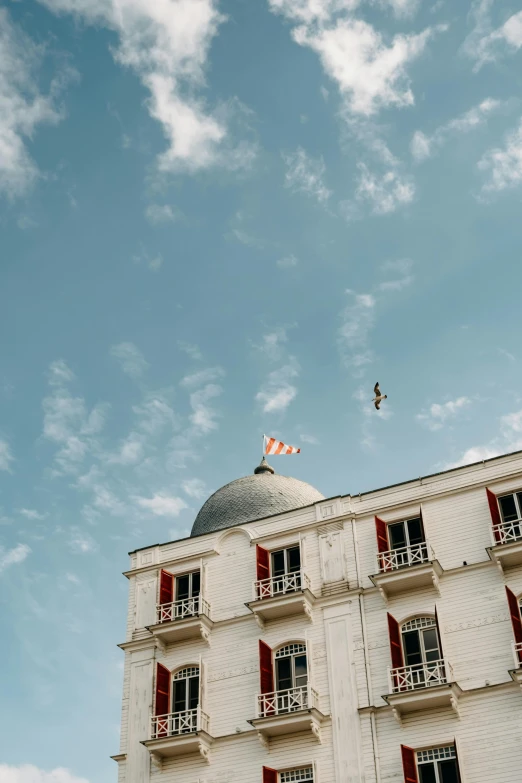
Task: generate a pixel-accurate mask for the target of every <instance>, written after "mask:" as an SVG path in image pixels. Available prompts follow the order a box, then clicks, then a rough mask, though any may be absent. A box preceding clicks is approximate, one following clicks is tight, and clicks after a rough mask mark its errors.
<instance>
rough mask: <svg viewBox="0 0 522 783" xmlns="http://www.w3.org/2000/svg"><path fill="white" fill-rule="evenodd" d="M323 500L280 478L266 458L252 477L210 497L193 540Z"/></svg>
mask: <svg viewBox="0 0 522 783" xmlns="http://www.w3.org/2000/svg"><path fill="white" fill-rule="evenodd" d="M323 499H324V495H321V493H320V492H318V491H317V490H316V489H314V487H312V486H310V484H306V483H305V482H304V481H299V479H295V478H290V477H289V476H279V475H278V474H277V473H275V471H274V469H273V468H271V467H270V465H269V464H268V463H267V462H266V460H265V458H264V457H263V460H262V462H261V464H260V465H259V466H258V467H257V468H256V469H255V471H254V474H253V475H252V476H245V477H244V478H239V479H236V480H235V481H231V482H230V484H225V486H224V487H221V489H218V490H217V492H214V494H213V495H211V496H210V497H209V499H208V500H207V501H206V502H205V503H204V504H203V506H202V508H201V510H200V512H199V514H198V515H197V517H196V521H195V522H194V524H193V526H192V532H191V536H199V535H201V534H202V533H212V532H214V531H215V530H223V529H224V528H227V527H235V525H243V524H244V523H245V522H253V521H254V520H255V519H262V518H263V517H269V516H272V514H281V513H283V512H284V511H291V510H292V509H294V508H303V506H310V505H311V504H312V503H316V502H317V501H318V500H323Z"/></svg>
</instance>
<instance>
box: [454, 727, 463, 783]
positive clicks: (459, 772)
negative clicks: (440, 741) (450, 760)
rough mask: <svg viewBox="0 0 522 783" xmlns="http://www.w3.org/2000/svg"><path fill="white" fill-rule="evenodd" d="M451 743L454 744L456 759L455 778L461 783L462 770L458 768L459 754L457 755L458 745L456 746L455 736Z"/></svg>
mask: <svg viewBox="0 0 522 783" xmlns="http://www.w3.org/2000/svg"><path fill="white" fill-rule="evenodd" d="M453 744H454V746H455V758H456V760H457V780H458V781H459V783H462V772H461V769H460V756H459V747H458V745H459V743H458V742H457V738H456V737H455V739H454V740H453Z"/></svg>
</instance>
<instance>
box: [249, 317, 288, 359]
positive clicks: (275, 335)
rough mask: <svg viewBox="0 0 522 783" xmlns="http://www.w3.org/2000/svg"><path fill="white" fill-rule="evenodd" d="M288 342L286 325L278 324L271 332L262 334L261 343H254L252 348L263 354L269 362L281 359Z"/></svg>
mask: <svg viewBox="0 0 522 783" xmlns="http://www.w3.org/2000/svg"><path fill="white" fill-rule="evenodd" d="M287 342H288V335H287V327H284V326H278V327H276V328H275V329H274V330H273V331H272V332H268V333H267V334H264V335H263V338H262V341H261V343H254V344H253V345H254V348H256V350H258V351H260V352H261V353H262V354H264V355H265V356H266V357H267V358H268V359H269V360H270V361H271V362H278V361H281V360H282V359H283V357H284V354H285V345H286V343H287Z"/></svg>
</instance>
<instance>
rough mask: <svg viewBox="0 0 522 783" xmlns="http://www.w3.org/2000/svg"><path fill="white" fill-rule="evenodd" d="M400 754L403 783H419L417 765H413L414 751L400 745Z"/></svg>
mask: <svg viewBox="0 0 522 783" xmlns="http://www.w3.org/2000/svg"><path fill="white" fill-rule="evenodd" d="M401 754H402V769H403V771H404V783H419V778H418V776H417V764H416V763H415V751H414V750H413V748H409V747H408V746H407V745H401Z"/></svg>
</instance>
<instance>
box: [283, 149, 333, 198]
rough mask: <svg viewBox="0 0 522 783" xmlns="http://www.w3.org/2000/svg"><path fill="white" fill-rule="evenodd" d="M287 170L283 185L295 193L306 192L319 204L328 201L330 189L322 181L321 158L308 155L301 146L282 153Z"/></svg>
mask: <svg viewBox="0 0 522 783" xmlns="http://www.w3.org/2000/svg"><path fill="white" fill-rule="evenodd" d="M283 160H284V162H285V164H286V167H287V170H286V173H285V185H286V187H288V188H291V190H293V191H294V192H296V193H306V195H307V196H310V197H311V198H315V199H317V201H319V203H320V204H322V203H323V202H326V201H328V199H329V197H330V195H331V191H330V190H328V188H327V187H326V185H325V184H324V182H323V177H324V173H325V165H324V161H323V159H322V158H318V159H314V158H312V157H310V156H309V155H308V154H307V153H306V152H305V150H304V149H303V148H302V147H298V148H297V150H296V151H295V152H293V153H289V154H284V153H283Z"/></svg>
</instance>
